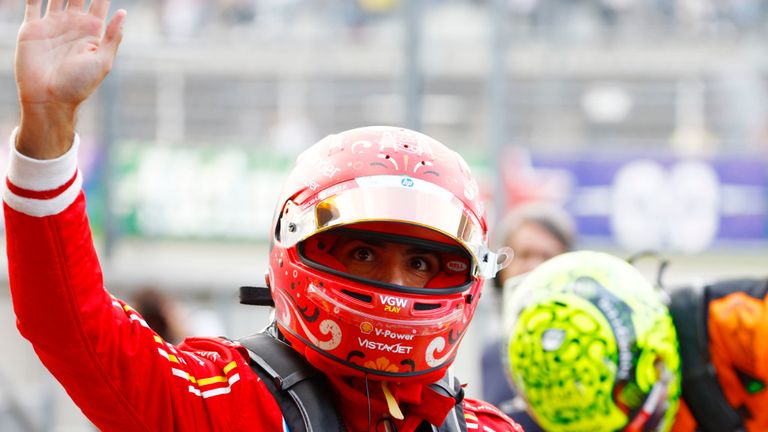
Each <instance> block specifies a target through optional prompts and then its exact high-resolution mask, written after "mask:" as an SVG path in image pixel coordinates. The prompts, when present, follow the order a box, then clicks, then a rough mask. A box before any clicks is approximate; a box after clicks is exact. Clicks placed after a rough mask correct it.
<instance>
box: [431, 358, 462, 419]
mask: <svg viewBox="0 0 768 432" xmlns="http://www.w3.org/2000/svg"><path fill="white" fill-rule="evenodd" d="M429 386H430V387H431V388H432V389H433V390H435V391H436V392H438V393H440V394H442V395H444V396H450V397H452V398H453V399H454V400H455V401H456V405H455V406H454V408H453V409H452V410H451V411H450V412H449V413H448V416H446V418H445V421H444V422H443V424H442V425H441V426H440V427H439V428H437V429H436V430H437V431H438V432H464V431H466V430H467V421H466V419H465V418H464V404H463V403H462V402H463V401H464V389H463V388H462V387H461V382H459V379H458V378H456V377H455V376H454V375H453V372H452V371H451V369H448V372H447V373H446V374H445V375H444V376H443V378H441V379H440V381H438V382H436V383H434V384H430V385H429Z"/></svg>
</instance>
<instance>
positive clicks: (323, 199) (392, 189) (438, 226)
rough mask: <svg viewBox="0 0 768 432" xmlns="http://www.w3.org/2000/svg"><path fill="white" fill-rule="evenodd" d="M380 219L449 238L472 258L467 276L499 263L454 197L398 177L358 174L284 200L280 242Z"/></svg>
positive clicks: (479, 228) (486, 274) (288, 243)
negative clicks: (298, 201) (304, 197)
mask: <svg viewBox="0 0 768 432" xmlns="http://www.w3.org/2000/svg"><path fill="white" fill-rule="evenodd" d="M382 221H386V222H401V223H406V224H412V225H416V226H422V227H425V228H429V229H431V230H434V231H436V232H438V233H441V234H443V235H445V236H447V237H448V238H450V239H452V240H453V241H455V243H456V244H458V245H459V246H461V247H462V248H464V249H465V250H466V252H467V253H468V254H469V256H470V257H471V259H472V263H471V266H470V268H471V274H472V276H479V277H483V278H489V277H492V276H493V275H495V274H496V272H497V271H498V269H499V268H500V267H502V266H503V263H499V262H498V261H497V260H498V255H497V254H495V253H493V252H491V251H490V250H489V249H488V247H487V245H486V242H485V235H484V233H485V230H484V227H482V226H481V224H480V222H479V221H478V220H477V218H476V217H475V216H474V215H473V214H471V213H470V212H468V211H467V210H466V209H465V207H464V205H463V204H462V202H461V201H460V200H459V199H458V198H456V197H454V196H453V195H452V194H451V193H450V192H449V191H447V190H445V189H443V188H441V187H439V186H437V185H435V184H432V183H430V182H427V181H423V180H420V179H414V178H410V177H403V176H371V177H362V178H357V179H355V180H352V181H348V182H345V183H340V184H338V185H336V186H334V187H333V188H331V189H329V190H325V191H321V192H320V193H319V194H318V195H317V196H316V198H315V199H312V200H310V201H309V203H308V204H305V205H303V206H297V205H295V204H293V203H292V202H290V201H289V202H288V204H286V207H285V208H284V209H283V212H282V215H281V220H280V241H281V242H282V243H283V244H284V245H285V246H286V247H290V246H292V245H294V244H297V243H299V242H301V241H303V240H305V239H307V238H309V237H310V236H312V235H314V234H316V233H318V232H322V231H325V230H328V229H331V228H334V227H339V226H344V225H349V224H355V223H362V222H382Z"/></svg>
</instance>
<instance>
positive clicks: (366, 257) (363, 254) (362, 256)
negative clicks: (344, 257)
mask: <svg viewBox="0 0 768 432" xmlns="http://www.w3.org/2000/svg"><path fill="white" fill-rule="evenodd" d="M352 257H354V258H355V259H356V260H358V261H373V251H371V250H370V249H368V248H365V247H359V248H356V249H355V250H353V251H352Z"/></svg>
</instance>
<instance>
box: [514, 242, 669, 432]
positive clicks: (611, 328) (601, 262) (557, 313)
mask: <svg viewBox="0 0 768 432" xmlns="http://www.w3.org/2000/svg"><path fill="white" fill-rule="evenodd" d="M505 313H506V315H505V317H506V318H508V322H507V323H506V326H505V328H506V329H507V332H506V333H505V334H507V335H508V336H509V337H508V339H507V347H506V350H505V353H506V355H507V358H506V363H507V365H508V372H509V377H510V379H511V382H512V385H513V386H514V387H515V388H516V390H517V391H518V394H520V395H521V396H523V398H524V399H525V400H526V402H527V405H528V408H529V410H530V411H531V413H532V415H533V416H534V417H535V418H536V420H537V422H538V423H539V424H540V425H541V426H542V427H543V428H544V429H545V430H547V431H555V432H557V431H567V432H575V431H591V432H599V431H618V430H624V431H667V430H669V428H670V427H671V426H672V422H673V419H674V416H675V414H676V412H677V408H678V404H679V398H680V358H679V354H678V342H677V335H676V332H675V328H674V326H673V323H672V319H671V317H670V315H669V312H668V311H667V308H666V306H665V305H664V304H663V303H662V302H661V300H660V297H659V295H658V292H656V290H655V289H654V288H653V287H652V286H651V285H650V284H649V283H648V282H647V281H646V280H645V279H644V278H643V276H642V275H641V274H640V273H639V272H638V271H637V270H636V269H635V268H634V267H632V266H631V265H630V264H628V263H626V262H625V261H622V260H620V259H618V258H616V257H613V256H611V255H608V254H604V253H597V252H588V251H582V252H572V253H567V254H564V255H560V256H558V257H555V258H552V259H551V260H549V261H547V262H545V263H544V264H542V265H541V266H539V267H538V268H537V269H535V270H534V271H533V272H531V274H530V275H529V276H528V277H527V278H526V279H525V280H524V281H523V282H522V284H521V285H520V286H519V287H518V288H517V290H516V291H515V292H514V293H513V294H512V295H511V296H510V297H508V298H507V299H506V304H505Z"/></svg>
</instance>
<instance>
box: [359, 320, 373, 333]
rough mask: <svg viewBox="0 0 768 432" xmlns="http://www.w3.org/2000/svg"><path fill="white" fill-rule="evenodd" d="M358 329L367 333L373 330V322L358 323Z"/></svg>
mask: <svg viewBox="0 0 768 432" xmlns="http://www.w3.org/2000/svg"><path fill="white" fill-rule="evenodd" d="M360 331H361V332H363V333H365V334H368V333H370V332H372V331H373V324H371V323H369V322H368V321H366V322H363V323H360Z"/></svg>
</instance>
